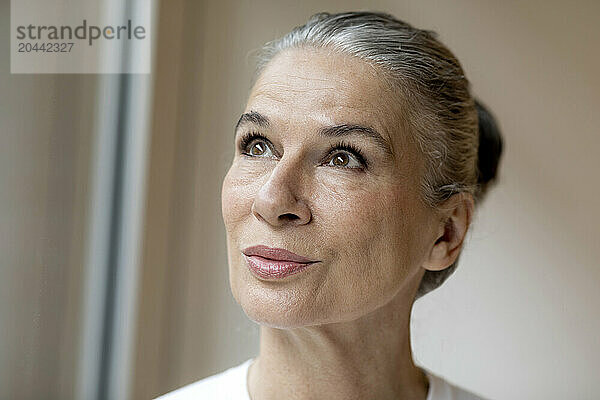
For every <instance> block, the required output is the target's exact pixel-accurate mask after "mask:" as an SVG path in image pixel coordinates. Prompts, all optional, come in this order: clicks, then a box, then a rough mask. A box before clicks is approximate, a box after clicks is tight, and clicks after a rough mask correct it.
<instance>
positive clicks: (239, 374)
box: [154, 358, 253, 400]
mask: <svg viewBox="0 0 600 400" xmlns="http://www.w3.org/2000/svg"><path fill="white" fill-rule="evenodd" d="M252 360H253V359H252V358H251V359H249V360H247V361H245V362H243V363H242V364H240V365H238V366H235V367H232V368H229V369H228V370H226V371H223V372H221V373H219V374H216V375H212V376H209V377H208V378H204V379H201V380H199V381H196V382H193V383H190V384H189V385H186V386H183V387H180V388H179V389H176V390H174V391H172V392H169V393H167V394H164V395H162V396H160V397H157V398H155V399H154V400H188V399H189V400H192V399H194V400H195V399H214V400H221V399H223V400H225V399H227V400H250V398H249V396H248V390H247V389H246V376H247V373H248V367H250V364H251V363H252Z"/></svg>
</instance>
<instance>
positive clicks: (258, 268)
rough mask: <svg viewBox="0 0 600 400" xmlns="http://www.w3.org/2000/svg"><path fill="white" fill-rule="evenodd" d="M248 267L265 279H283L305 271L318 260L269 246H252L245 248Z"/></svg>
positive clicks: (244, 252)
mask: <svg viewBox="0 0 600 400" xmlns="http://www.w3.org/2000/svg"><path fill="white" fill-rule="evenodd" d="M242 253H243V254H244V256H245V258H246V262H247V264H248V268H249V269H250V270H251V271H252V272H254V274H256V275H257V276H258V277H260V278H263V279H281V278H285V277H287V276H290V275H294V274H297V273H299V272H302V271H304V270H305V269H306V268H308V267H309V266H310V265H312V264H314V263H317V262H318V261H313V260H310V259H308V258H306V257H303V256H300V255H298V254H296V253H292V252H291V251H288V250H285V249H281V248H273V247H267V246H262V245H260V246H252V247H248V248H247V249H245V250H243V251H242Z"/></svg>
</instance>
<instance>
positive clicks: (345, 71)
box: [247, 47, 403, 150]
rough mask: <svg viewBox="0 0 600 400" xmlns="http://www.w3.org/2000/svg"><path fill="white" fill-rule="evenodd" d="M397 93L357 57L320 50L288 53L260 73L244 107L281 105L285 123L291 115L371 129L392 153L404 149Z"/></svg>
mask: <svg viewBox="0 0 600 400" xmlns="http://www.w3.org/2000/svg"><path fill="white" fill-rule="evenodd" d="M395 95H396V94H395V93H394V91H393V90H391V88H390V83H389V81H388V79H386V76H385V74H383V73H382V72H381V71H379V70H378V69H377V68H376V67H375V66H373V65H372V64H371V63H368V62H365V61H363V60H360V59H358V58H357V57H354V56H350V55H346V54H342V53H339V52H336V51H331V50H328V49H322V48H318V49H317V48H310V47H309V48H300V49H287V50H284V51H282V52H281V53H279V54H278V55H276V56H275V57H274V58H273V59H272V60H271V61H270V62H269V64H267V66H266V67H265V69H264V70H263V72H262V73H261V74H260V76H259V77H258V79H257V81H256V83H255V85H254V87H253V88H252V91H251V93H250V98H249V100H248V107H247V109H249V108H251V107H250V105H251V104H252V105H255V104H257V103H263V102H264V103H270V104H272V102H275V103H278V105H281V106H285V108H284V109H281V110H279V111H280V112H281V113H285V114H286V115H285V117H286V118H284V119H288V120H289V118H291V117H292V115H291V114H295V115H298V116H301V117H302V120H306V117H309V116H310V117H311V118H314V119H315V120H317V121H319V122H323V123H329V124H336V123H348V122H353V123H361V124H364V125H371V126H373V127H374V128H376V129H377V130H378V131H380V132H381V133H382V134H383V135H384V136H386V137H387V140H388V141H389V142H390V145H391V146H392V150H394V148H395V147H397V146H400V147H403V146H402V145H401V144H400V143H402V142H403V140H402V138H401V137H399V136H401V135H402V134H403V133H402V132H401V131H400V130H401V129H400V127H401V124H400V121H399V120H398V115H399V110H398V107H399V105H400V104H399V102H397V101H394V97H393V96H395ZM316 106H318V107H316ZM282 116H283V115H282Z"/></svg>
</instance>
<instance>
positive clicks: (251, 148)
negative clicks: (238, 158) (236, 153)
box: [239, 132, 273, 157]
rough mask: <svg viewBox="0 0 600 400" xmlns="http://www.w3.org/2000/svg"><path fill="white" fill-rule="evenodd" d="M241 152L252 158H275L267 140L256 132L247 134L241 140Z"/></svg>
mask: <svg viewBox="0 0 600 400" xmlns="http://www.w3.org/2000/svg"><path fill="white" fill-rule="evenodd" d="M239 148H240V152H241V153H242V154H244V155H247V156H250V157H273V152H272V151H271V147H270V146H269V144H268V140H267V138H265V137H264V136H262V135H261V134H259V133H256V132H250V133H247V134H245V135H244V136H243V137H242V138H241V139H240V145H239Z"/></svg>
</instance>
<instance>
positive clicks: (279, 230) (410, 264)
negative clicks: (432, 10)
mask: <svg viewBox="0 0 600 400" xmlns="http://www.w3.org/2000/svg"><path fill="white" fill-rule="evenodd" d="M397 104H398V102H397V101H395V99H394V93H393V91H392V89H390V87H389V85H387V83H386V80H385V77H384V76H382V75H381V74H380V73H379V72H378V71H377V70H376V69H375V68H374V67H373V66H371V65H369V64H368V63H366V62H364V61H362V60H359V59H356V58H353V57H351V56H347V55H343V54H339V53H332V52H329V51H327V50H324V49H309V48H304V49H291V50H285V51H283V52H281V53H280V54H278V55H277V56H276V57H275V58H274V59H273V60H271V62H270V63H269V64H268V65H267V67H266V68H265V69H264V70H263V72H262V74H261V76H260V77H259V78H258V79H257V81H256V83H255V85H254V87H253V88H252V90H251V93H250V96H249V99H248V102H247V105H246V109H245V111H244V112H245V113H249V112H251V111H252V112H258V113H260V114H261V115H263V116H265V117H266V118H268V120H269V124H268V126H260V125H258V124H256V123H253V122H247V121H246V122H243V123H241V124H240V125H239V126H238V129H237V130H236V138H235V145H236V152H235V156H234V159H233V162H232V164H231V167H230V169H229V171H228V173H227V175H226V177H225V179H224V181H223V186H222V213H223V220H224V223H225V228H226V232H227V250H228V261H229V274H230V284H231V289H232V293H233V295H234V297H235V299H236V300H237V302H238V303H239V304H240V305H241V306H242V308H243V309H244V311H245V312H246V314H247V315H248V317H249V318H250V319H252V320H253V321H255V322H257V323H258V324H260V325H261V340H260V354H259V356H258V357H257V358H256V360H255V362H254V363H253V364H252V366H251V368H250V370H249V374H248V391H249V394H250V397H251V398H252V399H253V400H270V399H282V398H285V399H334V400H335V399H346V400H347V399H365V398H376V399H399V398H402V399H425V398H426V395H427V390H428V382H427V378H426V376H425V375H424V373H423V371H422V370H421V369H420V368H418V367H416V366H415V365H414V363H413V360H412V353H411V348H410V331H409V326H410V324H409V321H410V312H411V309H412V303H413V299H414V295H415V293H416V290H417V288H418V286H419V283H420V280H421V278H422V276H423V273H424V272H425V270H426V269H429V270H440V269H443V268H446V267H448V266H450V265H451V264H452V263H453V262H454V260H455V259H456V257H457V256H458V254H459V252H460V249H461V246H462V244H463V240H464V237H465V234H466V232H467V230H468V226H469V223H470V220H471V215H472V210H473V199H472V197H471V196H470V195H468V194H459V195H455V196H453V197H452V198H450V199H449V200H448V201H447V202H446V203H445V204H444V205H443V207H441V208H439V209H432V208H430V207H427V206H426V205H425V204H424V203H423V202H422V201H421V196H420V193H419V188H420V186H419V182H420V179H421V176H422V170H423V165H422V156H421V155H420V154H419V152H418V151H417V148H416V147H415V144H414V142H413V141H412V140H411V139H410V137H409V136H408V134H407V133H406V132H403V131H402V130H401V129H399V126H402V124H401V115H402V110H401V109H400V107H399V106H398V105H397ZM338 124H356V125H361V126H365V127H369V128H371V129H374V130H375V131H377V132H379V134H381V136H382V137H383V138H384V139H385V140H386V141H387V142H388V143H389V144H390V147H391V150H392V153H391V154H386V153H385V152H384V151H382V150H381V149H380V148H379V147H377V145H376V144H375V142H374V141H372V140H370V139H369V138H365V137H362V136H360V135H358V134H352V135H349V136H346V137H344V138H343V140H344V141H345V142H347V143H352V144H353V145H354V146H355V147H358V148H359V149H360V150H361V152H362V153H363V155H364V157H365V159H366V160H367V163H368V165H367V168H366V169H360V168H354V167H360V166H361V164H360V162H359V161H358V158H357V157H355V155H354V154H353V153H350V152H348V151H346V150H335V151H334V152H333V153H330V152H329V150H330V147H331V146H332V145H335V144H337V142H338V141H339V138H331V137H323V136H321V135H319V133H318V132H319V130H320V129H322V128H323V127H327V126H332V125H338ZM247 132H256V133H260V134H261V135H263V136H264V137H265V138H266V139H255V140H254V141H253V142H251V143H249V145H248V146H247V148H246V149H240V148H239V144H240V138H241V136H242V135H243V134H244V133H247ZM243 151H245V152H246V154H242V152H243ZM339 157H341V158H339ZM257 244H263V245H267V246H270V247H281V248H284V249H287V250H289V251H292V252H294V253H297V254H299V255H302V256H304V257H307V258H309V259H311V260H315V261H318V262H317V263H315V264H313V265H312V266H310V267H309V268H307V269H305V270H304V271H302V272H301V273H299V274H296V275H292V276H289V277H286V278H285V279H281V280H265V279H261V278H259V277H257V276H255V275H254V274H253V273H252V272H251V271H250V270H249V269H248V267H247V264H246V261H245V259H244V256H243V254H242V252H241V251H242V250H243V249H245V248H247V247H249V246H253V245H257Z"/></svg>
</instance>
